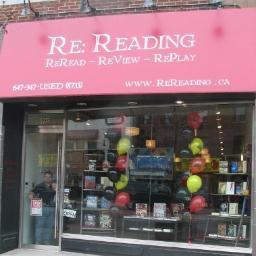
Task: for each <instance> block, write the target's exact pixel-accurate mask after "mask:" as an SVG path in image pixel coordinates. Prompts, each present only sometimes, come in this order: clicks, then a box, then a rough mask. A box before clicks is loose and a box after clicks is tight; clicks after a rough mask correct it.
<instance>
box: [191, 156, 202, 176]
mask: <svg viewBox="0 0 256 256" xmlns="http://www.w3.org/2000/svg"><path fill="white" fill-rule="evenodd" d="M204 169H205V160H204V159H203V158H202V157H195V158H193V159H192V161H191V162H190V170H191V172H192V174H195V173H200V172H203V171H204Z"/></svg>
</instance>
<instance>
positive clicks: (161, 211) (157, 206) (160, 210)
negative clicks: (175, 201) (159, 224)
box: [153, 203, 166, 218]
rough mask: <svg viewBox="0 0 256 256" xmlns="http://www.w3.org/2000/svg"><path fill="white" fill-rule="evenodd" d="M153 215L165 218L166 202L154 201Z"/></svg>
mask: <svg viewBox="0 0 256 256" xmlns="http://www.w3.org/2000/svg"><path fill="white" fill-rule="evenodd" d="M153 216H154V218H165V217H166V204H165V203H154V210H153Z"/></svg>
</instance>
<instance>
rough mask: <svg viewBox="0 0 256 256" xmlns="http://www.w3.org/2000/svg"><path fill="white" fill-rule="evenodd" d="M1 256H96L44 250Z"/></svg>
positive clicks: (18, 251) (16, 251)
mask: <svg viewBox="0 0 256 256" xmlns="http://www.w3.org/2000/svg"><path fill="white" fill-rule="evenodd" d="M1 255H7V256H8V255H9V256H16V255H17V256H96V255H92V254H84V253H74V252H58V251H56V250H53V249H50V250H44V249H16V250H12V251H9V252H6V253H3V254H1Z"/></svg>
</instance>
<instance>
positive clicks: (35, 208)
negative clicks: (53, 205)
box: [30, 198, 43, 216]
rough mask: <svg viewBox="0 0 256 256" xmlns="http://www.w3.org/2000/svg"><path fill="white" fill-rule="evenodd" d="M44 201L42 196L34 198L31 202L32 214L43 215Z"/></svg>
mask: <svg viewBox="0 0 256 256" xmlns="http://www.w3.org/2000/svg"><path fill="white" fill-rule="evenodd" d="M42 214H43V201H42V199H41V198H33V199H32V200H31V204H30V216H42Z"/></svg>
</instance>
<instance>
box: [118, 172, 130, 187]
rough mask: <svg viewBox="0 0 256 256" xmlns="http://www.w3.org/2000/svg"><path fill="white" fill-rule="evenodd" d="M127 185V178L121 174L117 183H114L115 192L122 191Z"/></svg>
mask: <svg viewBox="0 0 256 256" xmlns="http://www.w3.org/2000/svg"><path fill="white" fill-rule="evenodd" d="M127 184H128V177H127V176H126V175H125V174H121V177H120V179H119V181H118V182H116V183H115V187H116V190H121V189H124V188H125V187H126V186H127Z"/></svg>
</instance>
